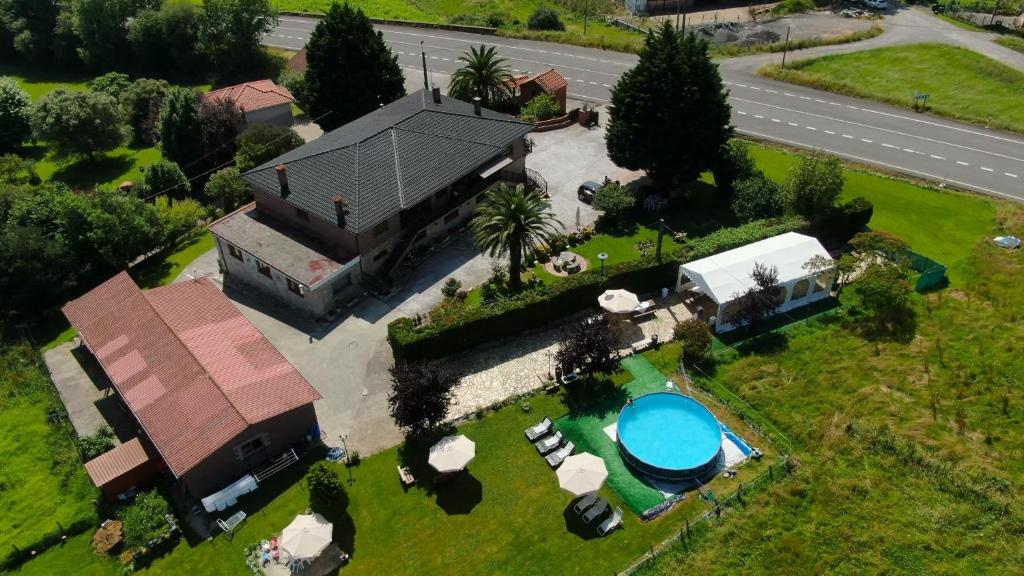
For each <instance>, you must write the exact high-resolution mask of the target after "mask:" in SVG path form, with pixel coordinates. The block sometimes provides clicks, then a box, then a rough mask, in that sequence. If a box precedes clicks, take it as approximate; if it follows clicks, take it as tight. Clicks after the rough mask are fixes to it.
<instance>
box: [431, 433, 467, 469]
mask: <svg viewBox="0 0 1024 576" xmlns="http://www.w3.org/2000/svg"><path fill="white" fill-rule="evenodd" d="M475 456H476V444H475V443H473V441H472V440H470V439H469V438H466V437H465V436H462V435H461V434H460V435H459V436H445V437H444V438H441V440H440V441H439V442H438V443H437V444H434V445H433V446H431V447H430V457H429V458H427V462H428V463H430V465H431V466H433V467H434V469H435V470H437V471H438V472H441V473H446V472H455V471H458V470H462V469H463V468H465V467H466V466H467V465H469V463H470V462H472V461H473V458H474V457H475Z"/></svg>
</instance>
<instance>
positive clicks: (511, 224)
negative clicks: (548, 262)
mask: <svg viewBox="0 0 1024 576" xmlns="http://www.w3.org/2000/svg"><path fill="white" fill-rule="evenodd" d="M548 207H549V204H548V203H547V202H545V201H544V199H543V198H541V197H540V195H539V194H537V193H536V192H533V191H529V192H527V191H526V190H525V189H524V188H523V186H522V185H521V184H520V185H519V186H516V187H515V188H511V187H509V186H505V185H501V186H499V187H497V188H495V189H494V190H491V191H490V192H488V193H487V202H485V203H484V204H483V205H481V206H480V207H479V208H477V209H476V214H475V215H474V216H473V221H472V222H471V223H470V225H469V227H470V230H472V232H473V240H474V242H476V245H477V247H478V248H479V249H480V250H481V251H483V252H487V253H488V255H489V256H491V257H492V258H493V257H501V256H504V255H505V254H508V255H509V265H508V278H509V283H510V285H511V287H512V289H513V290H519V289H520V288H522V283H523V281H522V278H520V277H519V276H520V273H521V271H522V268H523V256H524V255H526V256H533V254H534V248H535V247H536V245H537V244H538V243H539V242H547V241H549V240H550V239H551V237H552V236H554V235H556V234H558V230H559V227H560V226H561V225H562V223H561V222H559V221H558V219H557V218H555V215H554V214H552V213H551V212H548V211H547V209H548Z"/></svg>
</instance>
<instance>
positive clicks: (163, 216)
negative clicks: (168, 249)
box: [153, 196, 206, 246]
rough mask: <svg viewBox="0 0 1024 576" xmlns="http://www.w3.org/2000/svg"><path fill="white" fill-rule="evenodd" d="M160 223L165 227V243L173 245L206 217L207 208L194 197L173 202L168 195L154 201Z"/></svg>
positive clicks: (165, 244)
mask: <svg viewBox="0 0 1024 576" xmlns="http://www.w3.org/2000/svg"><path fill="white" fill-rule="evenodd" d="M153 206H155V207H156V213H157V216H158V217H159V218H160V225H161V226H162V227H163V235H162V238H163V245H164V246H173V245H174V244H175V243H176V242H177V241H178V240H179V239H181V238H182V237H183V236H185V235H186V234H188V233H189V232H192V230H194V229H195V228H196V226H197V225H198V224H199V221H200V220H202V219H203V218H205V217H206V209H205V208H203V205H202V204H200V203H199V202H197V201H195V200H193V199H192V198H186V199H184V200H178V201H177V202H175V203H173V204H171V202H170V200H169V199H168V198H167V197H166V196H160V197H159V198H157V199H156V200H154V201H153Z"/></svg>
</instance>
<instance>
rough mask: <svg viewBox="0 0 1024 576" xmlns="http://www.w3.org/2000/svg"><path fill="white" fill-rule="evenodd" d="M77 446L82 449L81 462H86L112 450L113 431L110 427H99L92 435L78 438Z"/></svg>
mask: <svg viewBox="0 0 1024 576" xmlns="http://www.w3.org/2000/svg"><path fill="white" fill-rule="evenodd" d="M78 445H79V447H81V449H82V460H83V461H85V462H88V461H89V460H92V459H93V458H95V457H97V456H99V455H100V454H103V453H104V452H107V451H109V450H111V449H113V448H114V431H113V430H111V429H110V426H100V429H99V430H97V431H96V432H95V433H94V434H92V435H90V436H82V437H81V438H79V439H78Z"/></svg>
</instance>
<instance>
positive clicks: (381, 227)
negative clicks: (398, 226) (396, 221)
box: [373, 220, 391, 236]
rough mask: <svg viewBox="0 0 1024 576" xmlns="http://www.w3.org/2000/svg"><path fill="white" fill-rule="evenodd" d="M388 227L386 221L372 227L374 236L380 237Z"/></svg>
mask: <svg viewBox="0 0 1024 576" xmlns="http://www.w3.org/2000/svg"><path fill="white" fill-rule="evenodd" d="M390 226H391V223H390V222H389V221H387V220H385V221H383V222H381V223H380V224H377V225H376V226H374V227H373V234H374V236H380V235H381V234H383V233H385V232H387V231H388V228H389V227H390Z"/></svg>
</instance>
